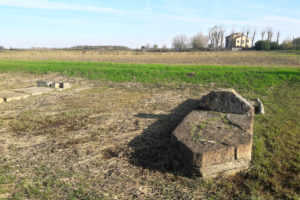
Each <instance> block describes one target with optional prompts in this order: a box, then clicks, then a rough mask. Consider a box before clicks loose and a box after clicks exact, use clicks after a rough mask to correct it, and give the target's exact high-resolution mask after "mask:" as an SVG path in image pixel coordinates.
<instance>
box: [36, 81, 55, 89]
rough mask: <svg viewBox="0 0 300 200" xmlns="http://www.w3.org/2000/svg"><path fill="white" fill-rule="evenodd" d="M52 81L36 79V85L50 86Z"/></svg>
mask: <svg viewBox="0 0 300 200" xmlns="http://www.w3.org/2000/svg"><path fill="white" fill-rule="evenodd" d="M52 83H53V82H51V81H41V80H40V81H37V86H38V87H50V85H51V84H52Z"/></svg>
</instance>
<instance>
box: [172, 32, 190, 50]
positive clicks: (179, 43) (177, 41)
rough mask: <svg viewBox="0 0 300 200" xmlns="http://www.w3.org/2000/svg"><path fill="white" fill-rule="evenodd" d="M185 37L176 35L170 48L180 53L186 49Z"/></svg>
mask: <svg viewBox="0 0 300 200" xmlns="http://www.w3.org/2000/svg"><path fill="white" fill-rule="evenodd" d="M187 41H188V39H187V37H186V36H185V35H177V36H176V37H174V38H173V42H172V46H173V48H174V49H175V50H176V51H182V50H183V49H185V48H186V47H187Z"/></svg>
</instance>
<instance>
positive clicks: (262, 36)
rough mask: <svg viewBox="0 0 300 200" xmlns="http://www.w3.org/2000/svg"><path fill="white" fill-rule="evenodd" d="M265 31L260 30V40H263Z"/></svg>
mask: <svg viewBox="0 0 300 200" xmlns="http://www.w3.org/2000/svg"><path fill="white" fill-rule="evenodd" d="M265 33H266V31H265V30H262V31H261V40H264V38H265Z"/></svg>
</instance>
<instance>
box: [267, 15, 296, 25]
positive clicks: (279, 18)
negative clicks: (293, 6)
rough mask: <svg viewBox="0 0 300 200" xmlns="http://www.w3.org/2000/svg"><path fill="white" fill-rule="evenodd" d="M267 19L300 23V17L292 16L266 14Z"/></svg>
mask: <svg viewBox="0 0 300 200" xmlns="http://www.w3.org/2000/svg"><path fill="white" fill-rule="evenodd" d="M265 19H267V20H270V21H274V22H280V23H291V24H295V25H296V24H298V25H300V19H295V18H291V17H281V16H275V15H272V16H266V17H265Z"/></svg>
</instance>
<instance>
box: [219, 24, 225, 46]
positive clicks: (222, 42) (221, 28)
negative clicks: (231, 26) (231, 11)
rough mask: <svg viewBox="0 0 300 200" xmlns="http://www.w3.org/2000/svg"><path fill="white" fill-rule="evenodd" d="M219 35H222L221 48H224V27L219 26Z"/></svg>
mask: <svg viewBox="0 0 300 200" xmlns="http://www.w3.org/2000/svg"><path fill="white" fill-rule="evenodd" d="M219 33H220V39H221V46H220V47H221V48H223V47H224V33H225V28H224V27H223V26H219Z"/></svg>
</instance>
